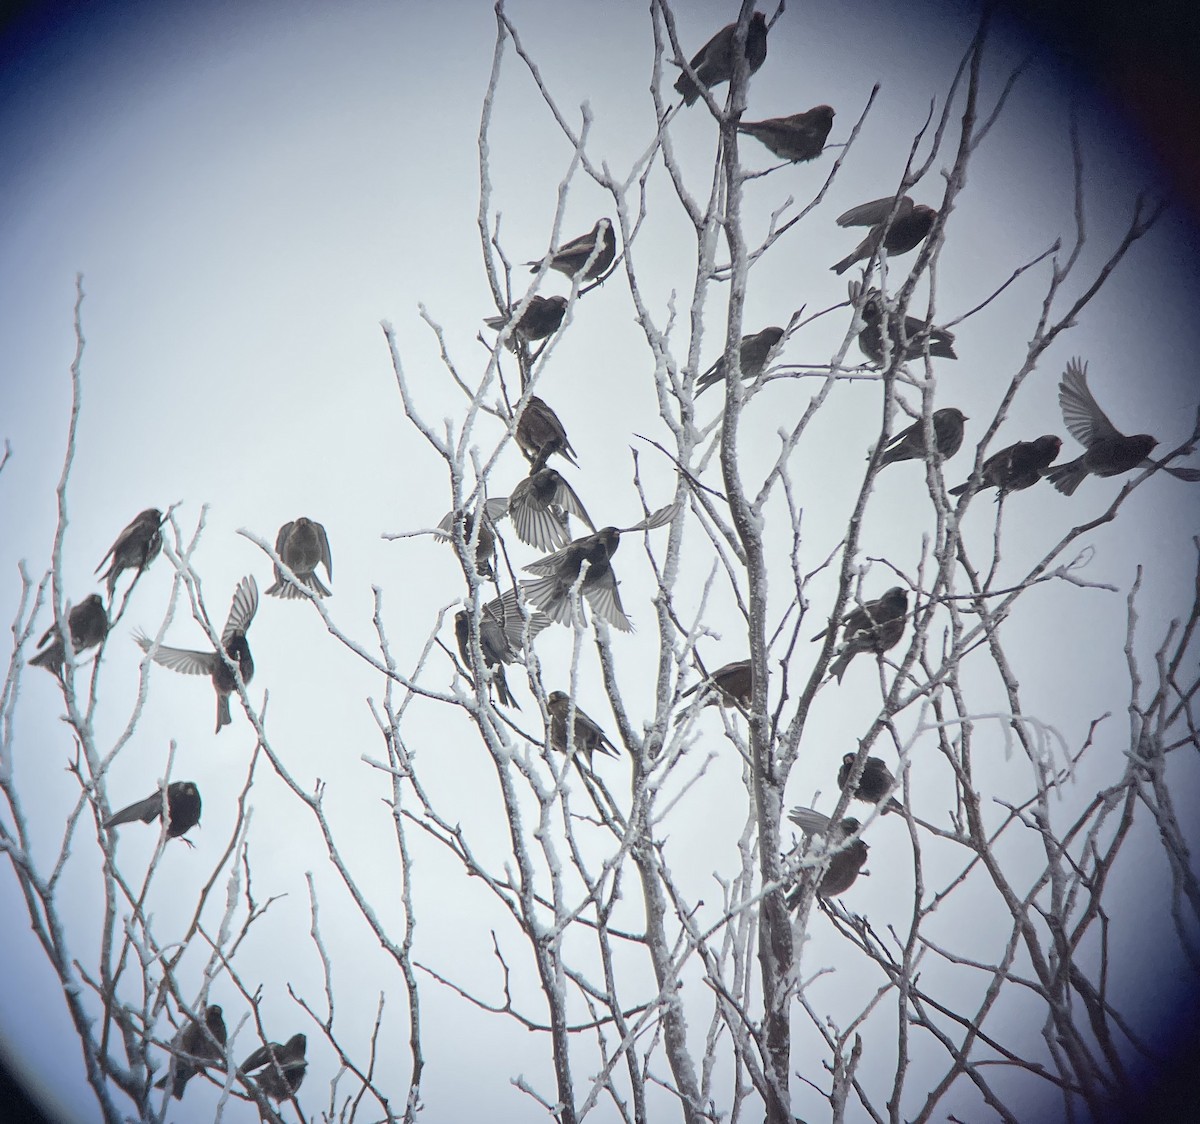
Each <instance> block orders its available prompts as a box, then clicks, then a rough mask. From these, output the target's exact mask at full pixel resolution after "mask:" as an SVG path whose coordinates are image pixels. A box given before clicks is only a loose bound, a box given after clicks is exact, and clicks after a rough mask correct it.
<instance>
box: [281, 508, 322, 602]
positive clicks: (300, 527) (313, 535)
mask: <svg viewBox="0 0 1200 1124" xmlns="http://www.w3.org/2000/svg"><path fill="white" fill-rule="evenodd" d="M275 553H276V554H278V555H279V557H280V558H282V559H283V560H284V562H285V563H287V565H288V568H289V569H290V570H291V571H292V573H293V574H295V575H296V577H298V578H299V579H300V580H301V581H302V582H303V583H304V584H305V585H306V586H308V587H309V589H311V590H312V591H313V593H314V595H315V596H317V597H328V596H329V595H330V592H331V591H330V590H329V589H327V588H326V587H325V584H324V583H323V582H322V581H321V579H320V578H319V577H317V566H318V565H320V566H324V567H325V573H326V575H327V576H328V578H329V580H330V581H333V557H332V556H331V555H330V553H329V538H328V536H327V535H326V534H325V528H324V527H323V526H322V525H321V524H320V523H315V522H313V520H311V519H306V518H305V517H304V516H303V515H301V516H300V518H299V519H296V520H293V521H292V522H291V523H285V524H284V525H283V526H282V527H280V528H279V535H278V536H277V537H276V539H275ZM267 596H268V597H282V598H283V599H284V600H287V599H289V598H299V597H303V596H304V594H303V593H301V592H300V590H299V589H297V588H296V587H295V586H294V585H293V584H292V583H291V582H289V581H288V580H287V579H286V578H285V577H284V576H283V571H282V570H281V569H280V568H279V567H278V566H276V567H275V584H274V585H273V586H271V587H270V589H268V590H267Z"/></svg>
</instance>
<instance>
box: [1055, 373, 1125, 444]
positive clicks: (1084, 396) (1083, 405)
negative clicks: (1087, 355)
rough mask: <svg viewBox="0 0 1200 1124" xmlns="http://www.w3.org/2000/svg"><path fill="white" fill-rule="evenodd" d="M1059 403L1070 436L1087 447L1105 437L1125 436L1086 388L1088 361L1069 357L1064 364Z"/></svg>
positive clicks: (1059, 389)
mask: <svg viewBox="0 0 1200 1124" xmlns="http://www.w3.org/2000/svg"><path fill="white" fill-rule="evenodd" d="M1058 404H1059V405H1060V406H1061V407H1062V415H1063V421H1064V422H1065V423H1066V426H1067V428H1068V429H1069V430H1070V431H1071V436H1072V437H1074V438H1075V439H1076V440H1077V441H1079V442H1080V443H1081V444H1082V445H1085V446H1087V447H1089V448H1090V447H1091V445H1092V444H1093V443H1094V442H1096V441H1101V440H1104V439H1106V438H1112V437H1116V438H1120V439H1122V440H1123V439H1124V437H1125V434H1123V433H1122V432H1121V431H1120V430H1119V429H1117V427H1116V426H1115V425H1113V423H1112V422H1110V421H1109V420H1108V415H1107V414H1105V412H1104V411H1103V410H1102V409H1100V406H1099V405H1098V403H1097V402H1096V399H1095V398H1093V397H1092V392H1091V391H1090V390H1088V384H1087V364H1086V363H1084V362H1083V361H1082V360H1080V359H1072V360H1071V361H1070V362H1069V363H1068V364H1067V371H1066V374H1064V375H1063V377H1062V382H1061V383H1059V386H1058Z"/></svg>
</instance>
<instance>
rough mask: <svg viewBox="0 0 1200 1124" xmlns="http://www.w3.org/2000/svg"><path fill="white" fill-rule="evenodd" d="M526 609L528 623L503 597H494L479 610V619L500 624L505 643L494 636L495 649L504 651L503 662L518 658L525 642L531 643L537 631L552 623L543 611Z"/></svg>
mask: <svg viewBox="0 0 1200 1124" xmlns="http://www.w3.org/2000/svg"><path fill="white" fill-rule="evenodd" d="M526 609H527V610H528V613H529V622H528V624H526V622H525V620H524V619H523V618H522V616H521V612H520V610H519V609H516V608H514V607H510V606H509V605H508V604H506V603H505V599H504V598H503V597H497V598H494V599H493V600H491V601H489V602H488V603H487V604H486V605H484V606H483V608H482V609H481V610H480V614H481V615H480V620H482V621H487V622H495V623H496V624H498V625H499V626H500V630H501V632H502V634H503V636H504V640H505V644H503V645H502V644H501V643H500V640H499V637H495V647H496V650H497V651H500V650H504V651H505V656H506V658H505V659H504V663H513V662H514V661H516V660H518V659H519V658H520V655H519V653H520V651H521V649H522V648H524V647H525V646H526V644H527V643H533V640H534V638H535V637H536V636H537V635H538V633H540V632H541V631H542V630H543V629H546V628H549V627H550V625H552V624H553V623H554V622H553V621H552V620H551V619H550V618H549V617H548V616H546V614H545V613H540V612H538V610H537V609H530V608H529V607H528V606H526ZM493 636H495V634H493Z"/></svg>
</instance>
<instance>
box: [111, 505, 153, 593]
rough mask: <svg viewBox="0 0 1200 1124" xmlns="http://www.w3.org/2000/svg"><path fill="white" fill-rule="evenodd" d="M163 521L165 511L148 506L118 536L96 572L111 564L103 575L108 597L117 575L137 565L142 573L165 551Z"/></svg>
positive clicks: (115, 582) (113, 587)
mask: <svg viewBox="0 0 1200 1124" xmlns="http://www.w3.org/2000/svg"><path fill="white" fill-rule="evenodd" d="M162 521H163V514H162V512H161V511H159V510H158V508H156V507H148V508H146V510H145V511H143V512H141V513H140V514H138V515H135V516H134V517H133V519H132V520H131V521H130V522H129V524H128V526H126V528H125V530H123V531H122V532H121V533H120V534H119V535H118V536H117V541H116V542H115V543H113V544H112V546H110V547H109V548H108V553H107V554H106V555H105V556H104V557H103V558H101V559H100V565H99V566H97V567H96V570H95V572H96V573H97V574H99V573H100V571H101V569H102V568H103V567H104V563H105V562H108V563H109V567H108V569H107V570H105V571H104V574H103V575H102V576H103V578H105V579H106V584H107V586H108V596H109V600H111V599H112V595H113V591H114V590H115V589H116V587H117V578H119V577H120V576H121V573H122V572H123V571H124V570H132V569H134V568H135V567H136V569H137V572H138V573H139V574H140V573H141V572H142V571H143V570H144V569H145V568H146V567H147V566H149V565H150V563H151V562H153V561H154V559H156V558H157V557H158V555H159V552H160V551H161V550H162V531H161V527H162Z"/></svg>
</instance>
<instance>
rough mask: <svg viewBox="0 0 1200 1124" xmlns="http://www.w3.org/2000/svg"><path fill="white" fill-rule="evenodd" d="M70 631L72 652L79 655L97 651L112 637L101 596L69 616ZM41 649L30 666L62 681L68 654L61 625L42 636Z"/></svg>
mask: <svg viewBox="0 0 1200 1124" xmlns="http://www.w3.org/2000/svg"><path fill="white" fill-rule="evenodd" d="M67 631H68V632H70V634H71V650H72V651H73V652H75V653H76V654H78V653H79V652H86V651H87V650H88V649H89V648H95V647H96V646H97V645H98V644H99V643H100V642H101V641H102V640H103V639H104V638H105V637H106V636H107V635H108V614H107V613H106V612H105V611H104V602H103V601H101V600H100V594H98V593H93V594H92V595H91V596H90V597H87V598H85V599H84V600H83V601H80V602H79V604H78V605H76V606H75V607H74V608H73V609H72V610H71V611H70V612H69V613H68V614H67ZM52 638H53V639H52ZM38 648H39V651H38V652H37V654H36V655H34V656H33V658H32V659H30V661H29V664H30V666H31V667H44V668H45V669H46V670H47V671H48V672H50V674H51V675H57V676H58V677H59V678H60V679H61V678H62V669H63V662H64V661H65V659H66V653H65V650H64V649H63V642H62V637H61V636H60V635H59V632H58V626H57V624H55V625H51V626H50V627H49V628H48V629H46V631H45V632H44V633H42V638H41V640H39V641H38Z"/></svg>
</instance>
